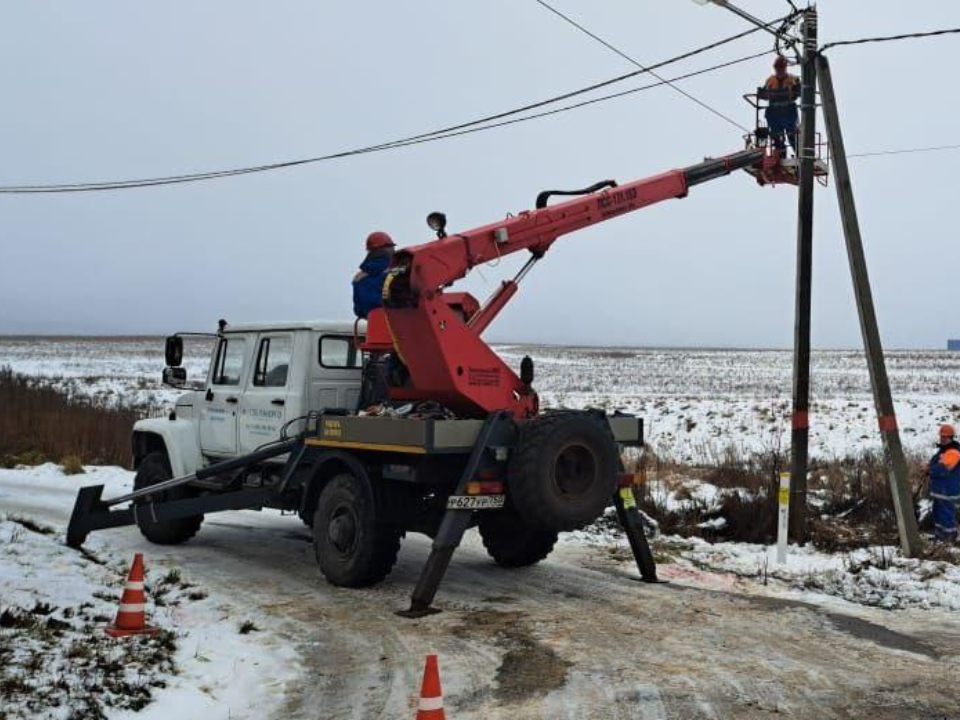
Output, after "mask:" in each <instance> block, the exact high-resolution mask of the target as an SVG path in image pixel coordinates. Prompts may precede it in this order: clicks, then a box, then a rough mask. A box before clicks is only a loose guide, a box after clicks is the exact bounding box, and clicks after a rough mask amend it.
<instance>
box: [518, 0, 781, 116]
mask: <svg viewBox="0 0 960 720" xmlns="http://www.w3.org/2000/svg"><path fill="white" fill-rule="evenodd" d="M535 1H536V2H537V4H539V5H541V6H542V7H544V8H546V9H547V10H549V11H550V12H552V13H553V14H554V15H556V16H557V17H559V18H562V19H563V20H564V21H566V22H568V23H569V24H570V25H572V26H573V27H575V28H577V30H579V31H580V32H582V33H584V34H586V35H587V36H589V37H591V38H593V39H594V40H596V41H597V42H598V43H600V44H601V45H603V46H604V47H605V48H607V49H608V50H611V51H613V52H615V53H616V54H617V55H619V56H620V57H622V58H623V59H624V60H626V61H627V62H629V63H632V64H633V65H636V66H637V67H638V68H640V69H641V70H643V71H645V72H648V73H650V74H651V75H653V76H654V77H655V78H657V80H660V81H661V82H663V83H665V84H666V85H668V86H669V87H670V88H672V89H673V90H675V91H677V92H678V93H680V94H681V95H683V96H684V97H685V98H687V99H688V100H692V101H693V102H695V103H696V104H697V105H699V106H700V107H702V108H704V109H705V110H707V111H709V112H711V113H713V114H714V115H716V116H717V117H718V118H720V119H722V120H725V121H726V122H728V123H730V124H731V125H733V126H734V127H736V128H739V129H740V130H743V132H746V133H748V132H750V129H749V128H747V127H745V126H744V125H741V124H740V123H738V122H737V121H736V120H734V119H733V118H731V117H730V116H728V115H724V114H723V113H722V112H720V111H719V110H717V109H716V108H714V107H711V106H710V105H708V104H707V103H705V102H704V101H703V100H701V99H700V98H698V97H696V96H695V95H692V94H691V93H688V92H687V91H686V90H683V89H681V88H679V87H677V86H675V85H673V84H672V83H671V82H670V81H669V80H664V78H662V77H660V76H659V75H658V74H657V73H656V72H654V71H653V70H651V69H650V68H647V67H645V66H644V65H643V64H642V63H640V62H638V61H637V60H634V59H633V58H632V57H630V56H629V55H627V54H626V53H625V52H623V50H621V49H620V48H618V47H616V46H614V45H611V44H610V43H609V42H607V41H606V40H604V39H603V38H602V37H600V36H599V35H597V34H596V33H594V32H592V31H590V30H588V29H587V28H585V27H584V26H583V25H581V24H580V23H578V22H577V21H576V20H574V19H573V18H571V17H570V16H569V15H565V14H564V13H562V12H560V11H559V10H557V9H556V8H555V7H553V6H552V5H550V3H548V2H546V0H535ZM768 24H772V23H768ZM755 29H756V30H760V28H759V27H757V28H755Z"/></svg>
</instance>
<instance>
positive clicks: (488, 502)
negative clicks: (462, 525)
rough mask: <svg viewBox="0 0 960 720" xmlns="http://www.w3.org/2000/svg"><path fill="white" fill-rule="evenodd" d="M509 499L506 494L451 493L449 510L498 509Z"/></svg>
mask: <svg viewBox="0 0 960 720" xmlns="http://www.w3.org/2000/svg"><path fill="white" fill-rule="evenodd" d="M506 501H507V496H506V495H451V496H450V497H449V498H447V509H448V510H497V509H499V508H502V507H503V505H504V503H506Z"/></svg>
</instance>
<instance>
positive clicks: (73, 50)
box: [0, 0, 960, 347]
mask: <svg viewBox="0 0 960 720" xmlns="http://www.w3.org/2000/svg"><path fill="white" fill-rule="evenodd" d="M555 2H556V6H557V7H558V8H560V9H562V10H563V11H565V12H568V13H570V14H571V15H573V16H574V17H575V18H577V19H578V20H579V21H581V22H582V23H583V24H585V25H586V26H587V27H589V28H591V29H592V30H594V31H595V32H597V33H598V34H600V35H602V36H603V37H605V38H607V39H608V40H609V41H611V42H612V43H614V44H616V45H618V46H620V47H621V48H622V49H623V50H624V51H626V52H628V53H630V54H632V55H634V57H636V58H637V59H638V60H640V61H641V62H647V63H652V62H655V61H657V60H660V59H663V58H666V57H669V56H671V55H674V54H677V53H679V52H682V51H685V50H688V49H691V48H694V47H696V46H698V45H700V44H704V43H707V42H710V41H713V40H715V39H717V38H720V37H722V36H725V35H729V34H732V33H734V32H737V31H738V30H740V29H743V28H744V27H745V26H744V24H743V22H742V21H740V20H739V19H737V18H735V17H733V16H732V15H730V14H729V13H726V12H724V11H722V10H720V9H717V8H713V7H706V8H704V7H699V6H697V5H695V4H694V3H692V2H690V1H689V0H604V2H594V3H585V2H579V3H578V2H573V1H572V0H555ZM742 4H743V5H744V6H745V7H746V8H748V9H749V10H751V11H752V12H754V13H756V14H758V15H762V16H764V17H774V16H776V15H778V14H782V12H783V11H785V10H786V9H787V5H786V3H785V2H779V1H777V2H774V1H773V0H763V1H761V0H743V3H742ZM819 8H820V11H821V27H822V38H823V40H824V41H830V40H838V39H847V38H853V37H860V36H864V35H873V34H888V33H896V32H903V31H910V30H918V29H933V28H936V27H946V26H958V25H960V3H954V2H949V3H948V2H943V1H942V0H926V1H922V0H916V1H914V2H911V3H905V2H902V0H872V1H871V2H865V1H864V0H825V1H824V2H821V3H820V5H819ZM768 45H769V43H768V41H767V39H766V38H761V37H759V36H757V35H754V36H752V37H750V38H748V39H744V40H741V41H739V42H738V43H737V44H735V45H732V46H727V47H725V48H722V49H720V50H718V51H715V52H714V53H712V54H710V55H708V56H702V57H700V58H696V59H694V60H691V61H688V62H686V63H684V64H682V65H677V66H674V68H672V69H671V73H680V72H686V71H689V70H693V69H698V68H700V67H703V66H706V65H708V64H714V63H717V62H722V61H724V60H727V59H732V58H734V57H739V56H742V55H748V54H751V53H754V52H759V51H760V50H763V49H764V48H765V47H768ZM958 51H960V41H958V40H956V39H951V38H947V39H935V40H927V41H915V42H904V43H896V44H885V45H878V46H863V47H860V48H850V49H847V48H837V49H836V50H834V51H832V52H831V58H832V64H833V70H834V75H835V82H836V83H837V89H838V93H839V95H840V101H841V114H842V119H843V121H844V123H845V129H846V139H847V145H848V148H849V149H850V151H851V152H859V151H868V150H880V149H887V148H894V147H915V146H926V145H939V144H945V143H950V142H956V131H955V124H956V123H955V119H956V117H957V114H958V109H960V100H958V96H957V92H956V90H955V87H954V86H955V84H956V83H955V82H954V81H953V80H952V79H951V78H952V75H953V68H954V66H955V62H954V58H955V57H956V55H957V53H958ZM630 69H632V66H630V65H629V64H628V63H627V62H626V61H624V60H623V59H622V58H619V57H617V56H616V55H614V54H613V53H611V52H610V51H609V50H607V49H605V48H603V47H602V46H600V45H598V44H596V43H594V42H593V41H591V40H590V39H589V38H587V37H586V36H584V35H582V34H580V33H578V32H577V31H576V30H574V29H573V28H571V27H570V26H568V25H566V24H565V23H563V22H562V21H561V20H559V19H558V18H556V17H555V16H553V15H552V14H550V13H548V12H547V11H545V10H544V9H543V8H541V7H540V6H539V5H538V4H537V3H535V2H534V1H533V0H488V1H487V2H476V1H474V2H460V1H456V2H449V1H447V2H441V1H440V0H420V1H419V2H403V3H400V2H386V1H376V2H366V3H348V2H337V3H334V2H319V1H316V2H276V3H263V2H249V1H246V0H244V1H240V0H229V1H227V0H223V1H221V2H211V1H208V2H203V3H192V2H165V3H152V4H148V3H129V2H120V1H117V2H85V3H35V2H24V3H14V2H6V3H4V5H3V23H2V24H0V88H2V93H3V112H2V113H0V159H2V160H0V184H11V183H26V182H37V183H43V182H57V181H75V180H110V179H115V178H128V177H141V176H150V175H165V174H176V173H181V172H192V171H200V170H208V169H219V168H227V167H236V166H242V165H247V164H259V163H263V162H270V161H274V160H282V159H291V158H297V157H303V156H308V155H316V154H322V153H326V152H333V151H337V150H340V149H344V148H349V147H353V146H360V145H366V144H370V143H375V142H380V141H383V140H387V139H391V138H394V137H399V136H404V135H408V134H413V133H417V132H421V131H424V130H430V129H433V128H436V127H441V126H444V125H447V124H451V123H455V122H459V121H463V120H468V119H471V118H473V117H476V116H478V115H482V114H486V113H488V112H493V111H498V110H501V109H507V108H510V107H513V106H516V105H519V104H522V103H525V102H528V101H531V100H536V99H540V98H543V97H547V96H550V95H553V94H556V93H559V92H563V91H566V90H569V89H572V88H575V87H578V86H580V85H584V84H587V83H590V82H593V81H597V80H600V79H604V78H606V77H609V76H612V75H615V74H619V73H621V72H626V71H629V70H630ZM665 72H666V71H665ZM768 74H769V63H768V62H767V61H766V60H757V61H753V62H751V63H747V64H744V65H740V66H736V67H733V68H730V69H727V70H725V71H721V72H719V73H715V74H710V75H706V76H702V77H699V78H696V79H694V80H691V81H688V82H686V83H685V84H684V85H683V87H684V88H685V89H687V90H689V91H690V92H693V93H696V94H697V95H698V96H699V97H701V98H703V99H704V100H706V101H707V102H709V103H711V104H714V105H715V106H717V107H718V108H720V109H722V110H723V111H724V112H725V113H727V114H729V115H733V116H735V117H736V118H737V119H738V120H739V121H740V122H742V123H743V124H745V125H749V124H750V123H751V122H752V116H751V114H750V108H749V107H748V106H747V105H746V104H745V103H744V102H743V101H742V100H741V99H740V96H741V95H742V94H743V93H744V92H748V91H750V90H751V89H752V88H755V87H756V85H757V84H758V83H759V82H760V81H761V80H762V79H763V78H765V77H766V76H767V75H768ZM645 82H647V81H646V80H644V79H643V78H640V79H639V81H637V82H636V83H635V84H642V83H645ZM741 144H742V141H741V138H740V132H739V131H738V130H736V129H735V128H733V127H731V126H730V125H728V124H726V123H724V122H723V121H721V120H719V119H717V118H716V117H714V116H712V115H710V114H709V113H707V112H706V111H704V110H703V109H702V108H699V107H697V106H696V105H694V104H693V103H691V102H690V101H689V100H687V99H685V98H683V97H682V96H680V95H679V94H677V93H675V92H673V91H672V90H670V89H668V88H660V89H657V90H654V91H650V92H645V93H640V94H637V95H633V96H630V97H627V98H624V99H620V100H615V101H612V102H608V103H603V104H600V105H596V106H593V107H590V108H588V109H584V110H579V111H575V112H571V113H566V114H564V115H561V116H558V117H553V118H550V119H546V120H542V121H536V122H531V123H526V124H522V125H519V126H514V127H510V128H505V129H500V130H494V131H490V132H486V133H479V134H476V135H471V136H468V137H466V138H461V139H453V140H447V141H443V142H438V143H432V144H429V145H423V146H418V147H414V148H407V149H400V150H395V151H391V152H387V153H381V154H376V155H368V156H362V157H356V158H352V159H346V160H341V161H334V162H330V163H325V164H321V165H313V166H307V167H301V168H296V169H292V170H284V171H280V172H276V173H270V174H261V175H254V176H248V177H238V178H232V179H226V180H219V181H213V182H206V183H198V184H192V185H182V186H174V187H164V188H156V189H144V190H126V191H120V192H110V193H87V194H77V195H55V196H0V251H2V253H0V270H2V274H0V332H6V333H25V332H59V333H99V332H103V333H112V332H136V333H140V332H166V331H173V330H188V329H189V330H204V329H209V328H212V327H213V326H214V323H215V321H216V319H217V318H219V317H226V318H228V319H232V320H234V321H240V320H269V319H282V318H294V317H321V316H326V317H347V316H349V314H350V287H349V280H350V277H351V276H352V274H353V272H354V270H355V267H356V265H357V264H358V263H359V262H360V260H361V259H362V254H363V252H362V242H363V239H364V237H365V236H366V234H367V233H368V232H369V231H370V230H373V229H382V230H386V231H388V232H390V233H391V234H393V236H394V238H395V239H396V240H397V241H398V243H400V244H401V245H403V244H412V243H415V242H422V241H424V240H426V239H428V238H429V231H428V230H427V229H426V227H425V225H424V221H423V218H424V216H425V215H426V213H427V212H429V211H430V210H434V209H442V210H444V211H445V212H446V213H447V215H448V217H449V219H450V226H451V229H456V228H468V227H473V226H476V225H479V224H484V223H487V222H490V221H492V220H494V219H496V218H498V217H502V216H503V215H504V214H505V213H506V212H508V211H517V210H521V209H525V208H528V207H530V206H532V204H533V200H534V197H535V196H536V193H537V192H538V191H539V190H541V189H544V188H547V187H551V188H556V187H581V186H584V185H586V184H589V183H592V182H594V181H596V180H599V179H604V178H608V177H612V178H615V179H617V180H620V181H627V180H631V179H635V178H638V177H642V176H645V175H650V174H655V173H658V172H661V171H663V170H666V169H670V168H673V167H678V166H683V165H687V164H690V163H693V162H696V161H698V160H700V159H701V158H702V157H703V156H705V155H716V154H720V153H724V152H730V151H734V150H737V149H739V148H740V147H741ZM958 165H960V152H954V153H930V154H921V155H906V156H899V157H895V158H876V159H863V160H857V161H854V164H853V173H854V182H855V184H856V187H855V189H856V193H857V198H858V201H859V203H860V210H861V222H862V225H863V229H864V233H865V240H866V244H867V252H868V259H869V262H870V270H871V273H872V279H873V283H874V288H875V292H876V297H877V304H878V310H879V314H880V323H881V330H882V332H883V335H884V339H885V342H886V343H887V345H888V346H891V347H894V346H935V347H938V346H941V345H942V344H943V343H944V342H945V340H946V338H947V336H960V319H958V318H957V312H956V311H957V287H958V274H957V271H956V269H955V265H956V259H955V258H956V252H957V247H958V245H957V240H956V230H955V220H954V216H955V212H956V208H957V206H958V204H960V183H958V179H957V168H958ZM795 209H796V194H795V190H794V189H792V188H786V187H783V188H777V189H776V190H771V189H765V188H759V187H757V186H756V185H755V184H753V181H752V180H751V179H750V178H749V177H748V176H746V175H742V174H741V175H740V176H735V177H732V178H727V179H724V180H719V181H716V182H714V183H711V184H708V185H705V186H702V187H697V188H694V189H693V190H692V191H691V194H690V196H689V197H688V198H687V199H685V200H682V201H673V202H669V203H666V204H662V205H659V206H656V207H654V208H651V209H648V210H645V211H641V212H638V213H634V214H632V215H629V216H627V217H624V218H620V219H617V220H614V221H612V222H608V223H605V224H603V225H602V226H599V227H595V228H592V229H590V230H587V231H584V232H581V233H578V234H575V235H572V236H570V237H567V238H564V239H562V240H561V241H560V242H558V243H557V244H556V245H555V246H554V247H553V249H552V250H551V252H550V254H549V255H548V256H547V258H546V260H545V261H544V262H543V263H541V264H540V266H538V267H537V269H536V270H535V271H534V273H532V274H531V276H530V278H529V280H528V282H527V283H526V284H525V285H524V287H523V289H522V291H521V293H520V295H518V297H517V298H515V299H514V301H513V302H512V304H511V305H510V307H509V308H508V309H507V310H506V311H505V313H504V314H503V316H502V317H501V318H500V319H499V320H498V321H497V323H496V324H495V325H494V326H493V327H492V328H491V330H490V331H489V336H490V337H491V338H492V339H498V340H529V341H545V342H564V343H603V344H632V345H641V344H660V345H761V346H788V345H789V344H790V343H791V340H792V326H793V272H794V253H795V247H794V246H795V235H796V229H795ZM519 260H520V259H519V258H518V259H517V261H519ZM815 262H816V266H815V273H816V274H815V288H814V292H815V295H814V312H815V317H814V341H815V343H816V344H817V345H818V346H849V345H856V344H857V343H858V342H859V330H858V328H857V320H856V311H855V308H854V305H853V296H852V292H851V289H850V281H849V276H848V273H847V268H846V258H845V255H844V253H843V245H842V236H841V234H840V228H839V223H838V217H837V212H836V201H835V196H834V192H833V189H832V188H829V189H825V190H820V191H819V194H818V210H817V237H816V260H815ZM516 264H517V262H515V261H514V260H512V259H511V260H510V261H509V262H508V261H504V262H503V263H502V264H501V266H500V267H497V268H483V269H482V271H481V272H482V277H481V273H474V276H473V277H472V278H471V280H470V282H469V283H467V287H468V288H469V289H470V290H472V291H473V292H474V294H476V295H478V297H481V298H482V297H483V296H484V295H485V294H487V293H488V292H490V291H492V290H493V289H494V287H495V286H496V284H497V281H498V280H499V278H500V277H502V276H504V275H505V274H507V273H509V272H511V271H512V268H513V267H515V266H516Z"/></svg>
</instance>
